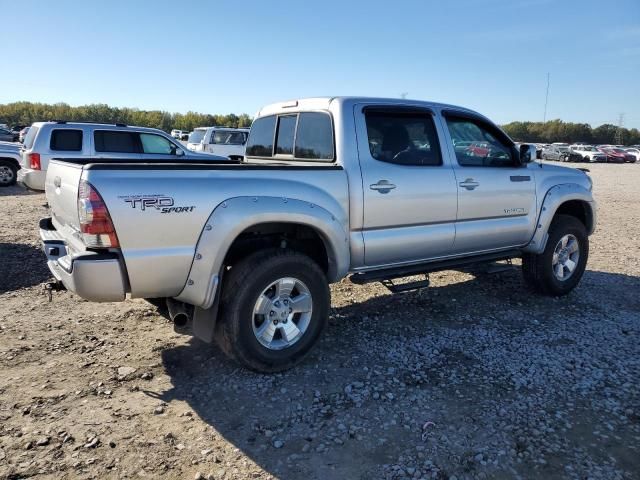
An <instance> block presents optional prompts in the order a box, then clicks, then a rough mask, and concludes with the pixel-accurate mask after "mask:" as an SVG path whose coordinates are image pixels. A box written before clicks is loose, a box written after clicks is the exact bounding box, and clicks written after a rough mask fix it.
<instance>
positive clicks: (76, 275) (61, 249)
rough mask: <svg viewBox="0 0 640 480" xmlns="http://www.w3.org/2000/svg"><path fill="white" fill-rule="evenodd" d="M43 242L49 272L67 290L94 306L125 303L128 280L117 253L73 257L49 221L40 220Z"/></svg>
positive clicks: (81, 253) (85, 254)
mask: <svg viewBox="0 0 640 480" xmlns="http://www.w3.org/2000/svg"><path fill="white" fill-rule="evenodd" d="M40 239H41V240H42V249H43V250H44V253H45V255H46V256H47V265H48V267H49V270H51V273H52V274H53V276H54V277H56V279H57V280H58V281H60V282H62V283H63V285H64V286H65V288H66V289H67V290H69V291H71V292H74V293H75V294H77V295H79V296H80V297H82V298H84V299H86V300H91V301H92V302H121V301H123V300H124V299H125V294H126V291H127V288H126V281H125V278H126V277H125V275H124V269H123V267H122V265H121V263H120V257H119V255H118V254H117V253H113V252H105V253H99V252H92V251H84V252H80V253H70V252H69V250H68V248H67V245H66V242H65V241H64V238H63V236H62V235H61V234H60V233H59V232H58V231H57V230H56V229H55V227H54V226H53V224H52V223H51V219H50V218H43V219H42V220H40Z"/></svg>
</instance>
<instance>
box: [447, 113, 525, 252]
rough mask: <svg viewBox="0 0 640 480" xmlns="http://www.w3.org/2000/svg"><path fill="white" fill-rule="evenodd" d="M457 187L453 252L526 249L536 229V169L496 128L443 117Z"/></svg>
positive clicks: (479, 121) (468, 119)
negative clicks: (522, 160) (519, 158)
mask: <svg viewBox="0 0 640 480" xmlns="http://www.w3.org/2000/svg"><path fill="white" fill-rule="evenodd" d="M443 118H444V123H445V124H446V126H447V129H448V135H449V137H450V140H449V141H450V142H451V143H450V144H451V145H452V147H453V148H452V149H451V153H452V157H453V158H452V162H453V165H454V172H455V176H456V182H457V189H458V215H457V221H456V240H455V243H454V247H453V251H454V253H456V254H461V253H472V252H481V251H487V250H495V249H501V248H508V247H514V246H522V245H525V244H527V243H528V242H529V240H531V237H532V236H533V233H534V228H535V225H536V215H537V210H536V190H535V177H534V175H535V168H536V167H537V164H535V163H533V164H528V165H527V166H521V165H520V164H519V162H518V161H517V159H516V158H514V157H515V155H516V152H515V151H514V146H513V142H511V140H510V139H509V138H508V137H507V136H506V135H505V134H504V133H503V132H502V131H500V130H499V129H498V128H497V127H495V126H494V125H492V124H490V123H488V122H485V121H483V120H482V119H477V118H473V117H465V116H464V114H462V113H460V114H458V113H445V114H444V117H443Z"/></svg>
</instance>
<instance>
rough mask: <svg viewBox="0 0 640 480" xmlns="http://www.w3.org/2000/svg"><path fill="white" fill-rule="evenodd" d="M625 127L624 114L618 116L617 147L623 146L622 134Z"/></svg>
mask: <svg viewBox="0 0 640 480" xmlns="http://www.w3.org/2000/svg"><path fill="white" fill-rule="evenodd" d="M623 126H624V113H621V114H620V115H618V130H616V139H615V142H616V145H623V142H624V138H623V134H622V128H623Z"/></svg>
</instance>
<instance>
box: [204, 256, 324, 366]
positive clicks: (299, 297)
mask: <svg viewBox="0 0 640 480" xmlns="http://www.w3.org/2000/svg"><path fill="white" fill-rule="evenodd" d="M221 300H222V302H221V312H220V313H221V318H220V320H219V322H218V325H217V326H216V340H217V343H218V344H219V345H220V347H221V349H222V350H223V351H224V352H225V353H226V354H227V355H228V356H229V357H231V358H233V359H234V360H236V361H238V362H239V363H240V364H242V365H244V366H245V367H247V368H249V369H251V370H255V371H257V372H263V373H271V372H278V371H283V370H286V369H288V368H291V367H293V366H294V365H296V364H297V363H299V362H300V361H302V359H303V358H304V357H305V356H306V355H307V354H308V353H309V351H310V350H311V348H312V347H313V346H314V345H315V343H316V342H317V341H318V339H319V338H320V335H321V334H322V331H323V330H324V328H325V326H326V324H327V319H328V316H329V307H330V305H331V298H330V293H329V285H328V283H327V279H326V277H325V274H324V272H323V271H322V270H321V269H320V267H319V266H318V264H316V263H315V262H314V261H313V260H312V259H310V258H309V257H307V256H306V255H303V254H300V253H297V252H295V251H291V250H268V251H263V252H258V253H254V254H252V255H250V256H248V257H247V258H245V259H244V260H242V261H241V262H239V263H238V264H236V265H234V266H233V267H232V268H231V270H230V272H229V273H228V275H227V278H226V279H225V280H224V284H223V288H222V299H221Z"/></svg>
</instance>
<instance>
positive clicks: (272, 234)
mask: <svg viewBox="0 0 640 480" xmlns="http://www.w3.org/2000/svg"><path fill="white" fill-rule="evenodd" d="M268 248H288V249H291V250H295V251H297V252H300V253H303V254H305V255H307V256H309V257H310V258H312V259H313V260H314V261H315V262H316V263H317V264H318V265H319V266H320V268H321V269H322V270H323V271H324V273H325V274H327V273H328V271H329V256H328V252H327V248H326V246H325V243H324V241H323V240H322V237H321V236H320V234H319V233H318V232H317V231H316V230H315V229H313V228H312V227H309V226H307V225H301V224H297V223H286V222H282V223H281V222H273V223H261V224H258V225H253V226H251V227H249V228H247V229H246V230H244V231H243V232H242V233H241V234H240V235H238V237H237V238H236V239H235V240H234V241H233V243H232V244H231V247H229V250H228V251H227V254H226V256H225V259H224V265H225V267H228V266H233V265H234V264H235V263H236V262H238V261H239V260H241V259H242V258H244V257H246V256H247V255H250V254H252V253H254V252H257V251H259V250H264V249H268Z"/></svg>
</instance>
